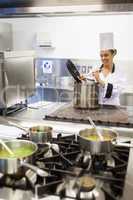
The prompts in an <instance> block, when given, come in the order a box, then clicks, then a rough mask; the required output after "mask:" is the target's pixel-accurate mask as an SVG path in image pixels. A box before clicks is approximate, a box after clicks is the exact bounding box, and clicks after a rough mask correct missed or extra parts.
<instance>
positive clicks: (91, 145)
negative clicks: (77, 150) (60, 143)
mask: <svg viewBox="0 0 133 200" xmlns="http://www.w3.org/2000/svg"><path fill="white" fill-rule="evenodd" d="M97 129H98V128H97ZM99 131H100V133H101V135H102V136H103V140H100V138H99V136H98V135H97V134H96V132H95V129H94V128H87V129H84V130H81V131H80V132H79V143H80V147H81V148H82V149H83V150H85V151H89V152H90V153H91V154H105V153H110V152H112V151H113V148H114V147H115V145H114V144H113V143H114V142H115V141H116V139H117V133H116V132H115V131H114V130H111V129H107V128H103V129H99ZM107 137H108V138H107Z"/></svg>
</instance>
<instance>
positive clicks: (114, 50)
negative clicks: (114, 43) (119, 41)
mask: <svg viewBox="0 0 133 200" xmlns="http://www.w3.org/2000/svg"><path fill="white" fill-rule="evenodd" d="M109 51H110V53H111V54H112V55H113V56H115V55H116V54H117V50H116V49H109Z"/></svg>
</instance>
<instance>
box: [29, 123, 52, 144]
mask: <svg viewBox="0 0 133 200" xmlns="http://www.w3.org/2000/svg"><path fill="white" fill-rule="evenodd" d="M52 131H53V128H52V127H50V126H34V127H31V128H30V129H29V131H28V134H29V138H30V140H32V141H33V142H35V143H46V142H49V141H50V140H51V139H52Z"/></svg>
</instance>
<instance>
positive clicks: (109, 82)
mask: <svg viewBox="0 0 133 200" xmlns="http://www.w3.org/2000/svg"><path fill="white" fill-rule="evenodd" d="M109 36H110V33H107V35H106V34H103V35H102V36H101V37H102V40H103V38H104V37H105V38H106V40H105V38H104V40H103V43H102V48H101V50H100V57H101V62H102V65H101V67H100V68H98V69H97V70H92V76H93V77H94V79H95V81H96V82H97V83H99V104H100V105H115V106H119V105H120V99H119V96H120V93H121V92H122V90H123V88H124V85H125V79H124V77H123V74H122V73H121V72H120V70H118V69H117V66H116V65H115V63H114V61H113V59H114V57H115V55H116V54H117V50H116V49H114V48H112V46H113V45H112V42H110V37H109ZM108 37H109V40H107V38H108ZM80 78H81V79H86V78H85V77H84V76H82V75H81V77H80Z"/></svg>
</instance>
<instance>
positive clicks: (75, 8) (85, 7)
mask: <svg viewBox="0 0 133 200" xmlns="http://www.w3.org/2000/svg"><path fill="white" fill-rule="evenodd" d="M132 12H133V1H131V0H1V1H0V17H41V16H48V17H50V16H75V15H91V14H92V15H93V14H114V13H115V14H121V13H132Z"/></svg>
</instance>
